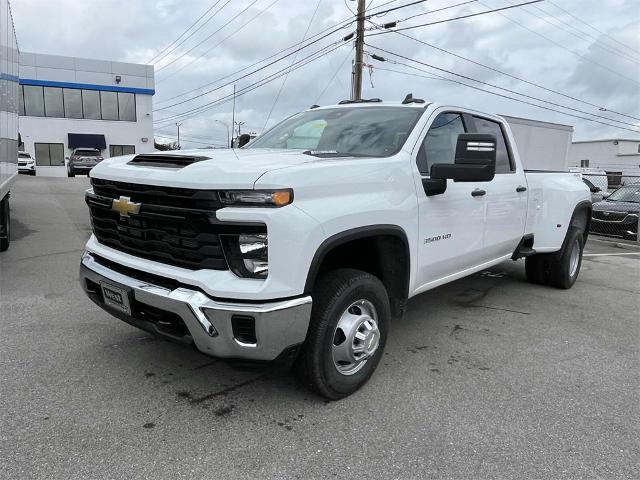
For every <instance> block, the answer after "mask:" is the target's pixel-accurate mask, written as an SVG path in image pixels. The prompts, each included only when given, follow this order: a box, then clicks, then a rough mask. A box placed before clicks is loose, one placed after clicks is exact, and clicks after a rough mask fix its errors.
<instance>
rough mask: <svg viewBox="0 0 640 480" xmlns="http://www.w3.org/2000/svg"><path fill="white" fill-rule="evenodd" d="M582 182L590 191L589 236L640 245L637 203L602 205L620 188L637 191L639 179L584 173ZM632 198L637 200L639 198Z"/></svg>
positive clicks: (639, 209)
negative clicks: (591, 205) (591, 206)
mask: <svg viewBox="0 0 640 480" xmlns="http://www.w3.org/2000/svg"><path fill="white" fill-rule="evenodd" d="M582 179H583V181H584V182H585V183H586V184H587V186H588V187H589V189H590V190H591V200H592V201H593V203H594V208H593V214H592V217H591V234H592V235H603V236H607V237H616V238H623V239H626V240H633V241H636V242H638V243H640V235H638V217H639V215H640V203H639V204H634V203H629V202H612V201H610V202H602V200H604V199H606V198H607V197H608V196H609V195H610V194H611V193H613V192H615V191H616V190H617V189H618V188H620V187H622V186H625V185H627V186H628V185H637V186H638V189H640V175H623V174H620V173H614V174H611V173H609V174H590V173H589V174H587V173H583V174H582ZM634 196H635V197H636V198H640V194H639V195H634ZM636 201H637V200H636ZM598 202H602V203H598Z"/></svg>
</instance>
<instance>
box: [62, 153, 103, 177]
mask: <svg viewBox="0 0 640 480" xmlns="http://www.w3.org/2000/svg"><path fill="white" fill-rule="evenodd" d="M102 159H103V157H102V153H101V152H100V150H98V149H97V148H76V149H75V150H74V151H73V153H72V154H71V156H70V157H69V158H68V162H67V175H68V176H69V177H75V176H76V173H84V174H85V175H89V171H90V170H91V169H92V168H93V167H95V166H96V165H97V164H98V163H100V162H101V161H102Z"/></svg>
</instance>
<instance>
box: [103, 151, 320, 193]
mask: <svg viewBox="0 0 640 480" xmlns="http://www.w3.org/2000/svg"><path fill="white" fill-rule="evenodd" d="M166 155H172V156H194V157H205V159H204V160H199V161H197V162H194V163H192V164H190V165H187V166H185V167H182V168H168V167H163V166H149V165H148V164H140V165H137V164H135V163H129V162H130V161H131V160H132V159H133V158H134V157H135V156H136V155H125V156H122V157H114V158H110V159H107V160H103V161H102V162H101V163H99V164H98V165H97V166H96V167H95V168H93V170H91V177H94V178H103V179H106V180H114V181H122V182H132V183H143V184H149V185H160V186H171V187H182V188H196V189H198V188H200V189H218V188H253V185H254V183H255V181H256V180H257V179H258V178H260V176H261V175H263V174H264V173H266V172H269V171H272V170H278V169H281V168H286V167H291V166H296V165H302V164H305V163H309V162H314V161H318V160H319V159H318V158H315V157H312V156H309V155H305V154H303V153H302V151H300V150H280V149H257V148H256V149H246V150H245V149H234V150H231V149H224V150H223V149H215V150H180V151H179V152H156V153H152V154H145V157H147V156H166Z"/></svg>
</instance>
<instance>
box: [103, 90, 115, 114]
mask: <svg viewBox="0 0 640 480" xmlns="http://www.w3.org/2000/svg"><path fill="white" fill-rule="evenodd" d="M100 106H101V107H102V120H118V94H117V93H116V92H100Z"/></svg>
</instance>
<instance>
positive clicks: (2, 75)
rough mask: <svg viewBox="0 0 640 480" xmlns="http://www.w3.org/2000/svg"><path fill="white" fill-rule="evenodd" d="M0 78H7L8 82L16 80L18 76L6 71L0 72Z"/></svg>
mask: <svg viewBox="0 0 640 480" xmlns="http://www.w3.org/2000/svg"><path fill="white" fill-rule="evenodd" d="M0 80H8V81H9V82H17V81H18V77H16V76H15V75H9V74H8V73H0Z"/></svg>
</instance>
